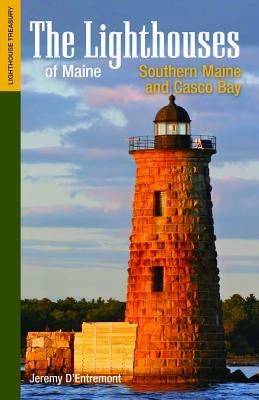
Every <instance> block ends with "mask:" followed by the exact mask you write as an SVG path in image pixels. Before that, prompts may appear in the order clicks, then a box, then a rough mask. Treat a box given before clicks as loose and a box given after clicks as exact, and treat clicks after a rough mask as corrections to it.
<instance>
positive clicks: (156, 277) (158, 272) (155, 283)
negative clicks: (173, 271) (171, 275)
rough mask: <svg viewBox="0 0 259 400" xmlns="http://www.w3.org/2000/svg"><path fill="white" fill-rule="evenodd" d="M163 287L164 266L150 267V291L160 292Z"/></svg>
mask: <svg viewBox="0 0 259 400" xmlns="http://www.w3.org/2000/svg"><path fill="white" fill-rule="evenodd" d="M163 288H164V267H153V268H152V292H162V291H163Z"/></svg>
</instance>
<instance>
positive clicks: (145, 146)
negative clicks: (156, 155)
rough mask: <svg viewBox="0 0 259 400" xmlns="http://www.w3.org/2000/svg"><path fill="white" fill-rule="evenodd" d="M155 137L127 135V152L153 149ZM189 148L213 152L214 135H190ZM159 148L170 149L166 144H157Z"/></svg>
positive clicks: (214, 150) (214, 147)
mask: <svg viewBox="0 0 259 400" xmlns="http://www.w3.org/2000/svg"><path fill="white" fill-rule="evenodd" d="M155 148H156V147H155V139H154V138H150V137H149V136H131V137H129V152H130V153H131V152H132V151H138V150H154V149H155ZM188 148H189V149H193V150H210V151H213V152H214V153H215V152H216V150H217V147H216V137H215V136H208V135H191V136H190V145H189V147H188ZM159 150H171V149H170V148H169V147H168V145H165V147H164V148H163V147H161V144H160V145H159Z"/></svg>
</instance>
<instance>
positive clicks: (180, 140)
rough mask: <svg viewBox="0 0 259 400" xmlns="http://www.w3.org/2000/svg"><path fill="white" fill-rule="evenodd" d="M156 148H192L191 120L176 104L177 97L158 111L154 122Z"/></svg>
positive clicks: (172, 97)
mask: <svg viewBox="0 0 259 400" xmlns="http://www.w3.org/2000/svg"><path fill="white" fill-rule="evenodd" d="M154 134H155V148H165V149H168V148H171V149H178V148H179V149H180V148H182V149H184V148H188V147H190V135H191V120H190V117H189V114H188V113H187V111H186V110H185V109H184V108H182V107H180V106H178V105H176V104H175V96H174V95H171V96H170V97H169V104H168V105H167V106H165V107H163V108H161V110H159V111H158V113H157V114H156V117H155V120H154Z"/></svg>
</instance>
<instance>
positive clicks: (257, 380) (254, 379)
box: [248, 374, 259, 383]
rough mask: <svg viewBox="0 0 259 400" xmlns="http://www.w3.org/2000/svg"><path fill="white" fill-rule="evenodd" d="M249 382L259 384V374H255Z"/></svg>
mask: <svg viewBox="0 0 259 400" xmlns="http://www.w3.org/2000/svg"><path fill="white" fill-rule="evenodd" d="M248 382H252V383H259V374H255V375H253V376H251V377H250V378H249V379H248Z"/></svg>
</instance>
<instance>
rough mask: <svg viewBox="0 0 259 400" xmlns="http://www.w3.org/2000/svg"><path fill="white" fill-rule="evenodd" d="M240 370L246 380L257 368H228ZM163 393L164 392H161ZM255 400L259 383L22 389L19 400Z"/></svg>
mask: <svg viewBox="0 0 259 400" xmlns="http://www.w3.org/2000/svg"><path fill="white" fill-rule="evenodd" d="M230 369H231V371H235V370H236V369H241V370H242V371H243V372H244V373H245V374H246V376H247V377H250V376H252V375H254V374H256V373H259V367H238V366H235V367H230ZM164 389H165V388H164ZM34 399H40V400H59V399H60V400H81V399H82V400H98V399H101V400H102V399H103V400H128V399H130V400H139V399H143V400H160V399H161V400H169V399H173V400H174V399H177V400H178V399H180V400H181V399H186V400H189V399H190V400H235V399H239V400H251V399H257V400H259V383H226V384H218V385H210V386H208V387H199V388H197V387H196V388H191V389H190V390H174V391H172V390H170V388H168V387H166V391H165V390H162V389H161V387H160V388H159V387H157V386H154V387H150V386H149V387H145V388H144V387H139V388H131V387H129V386H126V385H80V386H79V385H72V386H56V385H30V384H27V385H24V384H23V385H22V387H21V400H34Z"/></svg>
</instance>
